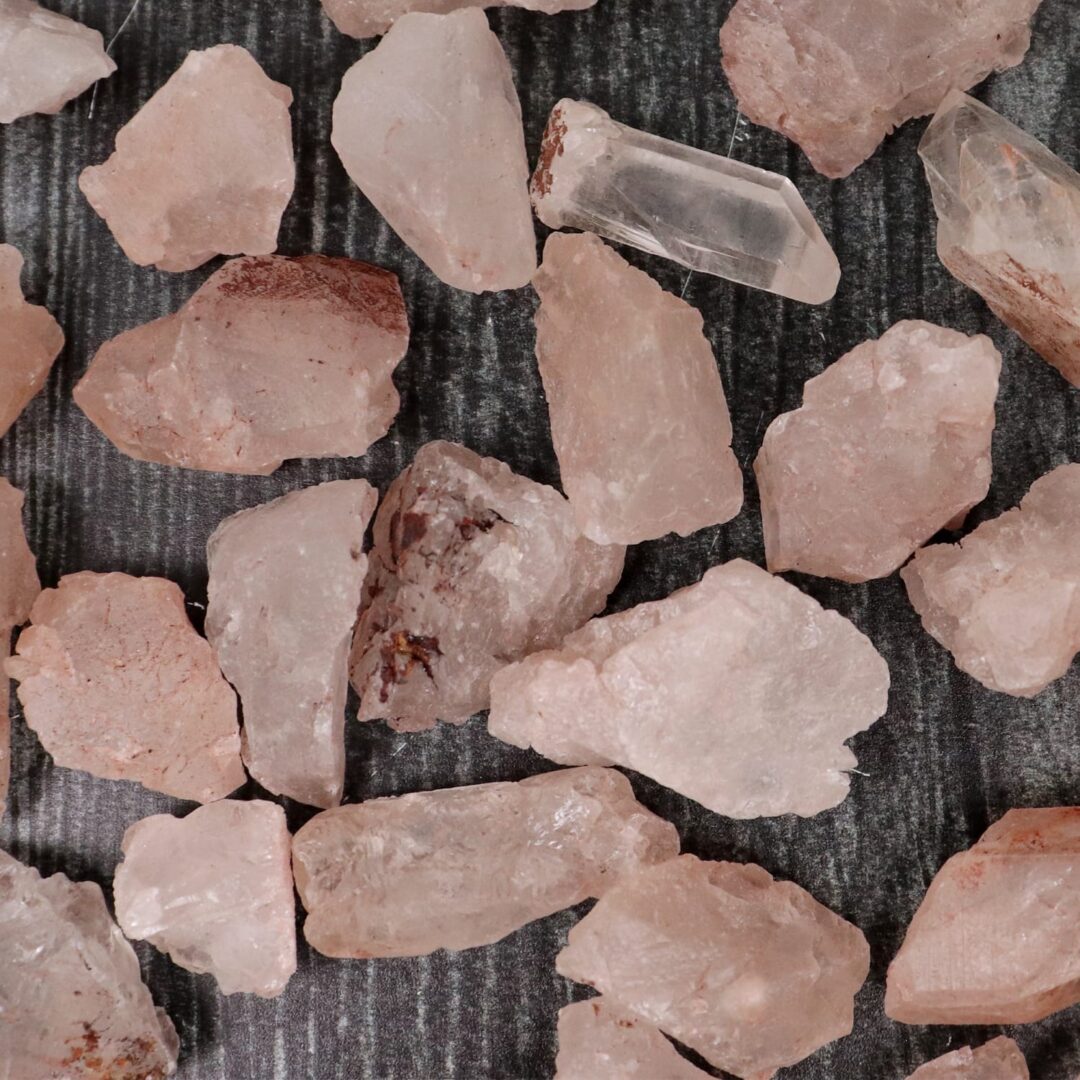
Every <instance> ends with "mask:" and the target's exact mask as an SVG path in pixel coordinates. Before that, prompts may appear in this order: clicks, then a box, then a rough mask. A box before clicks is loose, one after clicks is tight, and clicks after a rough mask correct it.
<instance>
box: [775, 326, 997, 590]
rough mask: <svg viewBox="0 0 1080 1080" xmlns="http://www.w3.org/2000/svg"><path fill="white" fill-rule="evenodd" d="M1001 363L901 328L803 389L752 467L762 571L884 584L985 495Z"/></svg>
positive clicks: (964, 344) (965, 345)
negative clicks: (762, 546) (757, 495)
mask: <svg viewBox="0 0 1080 1080" xmlns="http://www.w3.org/2000/svg"><path fill="white" fill-rule="evenodd" d="M1000 371H1001V356H1000V354H999V353H998V351H997V349H995V348H994V344H993V342H992V341H991V340H990V339H989V338H988V337H982V336H979V337H968V336H967V335H965V334H959V333H957V332H956V331H955V330H945V329H942V328H941V327H939V326H934V325H933V324H931V323H926V322H901V323H897V324H896V325H895V326H893V327H892V328H891V329H890V330H889V331H888V332H887V333H886V334H885V335H884V336H883V337H881V338H880V339H879V340H877V341H867V342H864V343H863V344H862V345H859V346H857V347H856V348H855V349H853V350H852V351H851V352H849V353H848V354H847V355H846V356H844V357H841V359H839V360H837V362H836V363H835V364H833V365H832V366H831V367H829V368H827V369H826V370H825V371H824V372H823V373H822V374H821V375H818V376H816V377H814V378H813V379H811V380H810V381H809V382H807V384H806V386H805V387H804V388H803V404H802V408H800V409H796V410H795V411H794V412H789V413H784V414H783V415H782V416H779V417H777V419H775V420H774V421H773V422H772V423H771V424H770V425H769V428H768V430H767V431H766V432H765V439H764V442H763V443H762V447H761V451H760V453H759V454H758V457H757V460H756V461H755V462H754V472H755V473H756V474H757V481H758V489H759V491H760V492H761V508H762V509H761V517H762V524H763V527H764V532H765V555H766V558H767V560H768V566H769V569H770V570H772V571H774V572H779V571H781V570H800V571H802V572H803V573H806V574H818V575H820V576H822V577H832V578H839V579H840V580H841V581H868V580H870V579H871V578H879V577H886V576H887V575H889V574H891V573H892V572H893V571H894V570H895V569H897V567H899V566H901V565H903V563H904V562H906V561H907V558H908V556H909V555H911V553H912V552H913V551H914V550H915V549H916V548H917V547H919V546H920V545H921V544H924V543H925V542H926V541H927V540H929V539H930V537H931V536H933V535H934V533H936V532H938V530H940V529H942V528H944V527H945V526H946V525H948V524H949V523H950V522H955V521H956V520H958V519H959V520H962V519H963V517H964V515H965V514H966V513H967V511H968V510H970V509H971V508H972V507H973V506H974V505H975V504H976V503H977V502H980V501H981V500H982V499H983V498H984V497H985V496H986V492H987V491H988V490H989V488H990V436H991V434H992V432H993V430H994V400H995V398H996V397H997V390H998V375H999V373H1000Z"/></svg>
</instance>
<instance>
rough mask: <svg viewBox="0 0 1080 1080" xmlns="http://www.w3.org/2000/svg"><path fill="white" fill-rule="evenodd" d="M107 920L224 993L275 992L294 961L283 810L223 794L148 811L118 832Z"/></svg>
mask: <svg viewBox="0 0 1080 1080" xmlns="http://www.w3.org/2000/svg"><path fill="white" fill-rule="evenodd" d="M123 852H124V861H123V862H122V863H120V865H119V866H118V867H117V868H116V876H115V878H114V881H113V896H114V898H115V901H116V919H117V922H119V923H120V926H121V928H122V929H123V931H124V933H125V934H127V936H128V937H129V938H134V939H137V940H140V941H149V942H150V944H151V945H153V946H154V947H155V948H157V949H160V950H161V951H162V952H165V953H168V954H169V956H170V957H171V958H172V960H173V962H174V963H176V964H179V965H180V967H182V968H185V969H186V970H187V971H194V972H195V973H196V974H197V975H204V974H206V973H209V974H211V975H213V976H214V978H215V979H216V980H217V983H218V986H219V987H220V989H221V992H222V993H223V994H258V995H259V997H265V998H271V997H277V996H278V994H280V993H281V992H282V991H283V990H284V989H285V984H286V983H287V982H288V981H289V978H290V976H291V975H292V973H293V972H294V971H295V970H296V913H295V909H294V901H293V878H292V864H291V861H290V837H289V830H288V827H287V826H286V824H285V811H284V810H282V809H281V807H280V806H277V805H275V804H274V803H270V802H264V801H263V800H261V799H252V800H250V801H249V802H237V801H235V800H233V799H223V800H221V801H220V802H214V803H210V804H208V805H207V806H200V807H199V808H198V809H197V810H194V811H192V812H191V813H190V814H188V815H187V817H184V818H176V817H173V816H172V815H171V814H155V815H154V816H153V817H148V818H143V819H142V821H137V822H136V823H135V824H134V825H132V826H131V827H130V828H129V829H128V830H127V832H125V833H124V841H123Z"/></svg>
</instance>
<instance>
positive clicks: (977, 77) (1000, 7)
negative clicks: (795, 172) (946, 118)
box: [720, 0, 1041, 177]
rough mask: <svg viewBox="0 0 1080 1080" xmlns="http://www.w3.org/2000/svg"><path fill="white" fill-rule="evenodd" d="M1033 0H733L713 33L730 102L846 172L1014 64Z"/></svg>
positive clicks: (817, 161) (824, 165)
mask: <svg viewBox="0 0 1080 1080" xmlns="http://www.w3.org/2000/svg"><path fill="white" fill-rule="evenodd" d="M1040 2H1041V0H961V2H957V0H946V2H942V0H737V3H736V4H735V6H734V7H733V8H732V9H731V14H730V15H729V16H728V18H727V21H726V22H725V23H724V26H723V28H722V29H721V31H720V48H721V49H722V50H723V53H724V71H725V72H726V73H727V77H728V81H729V82H730V83H731V88H732V90H734V92H735V96H736V98H738V102H739V109H740V110H741V111H742V113H743V114H744V115H745V116H747V117H748V118H749V119H750V120H752V121H753V122H754V123H755V124H764V125H765V127H769V128H772V129H773V130H774V131H779V132H781V133H782V134H784V135H786V136H787V137H788V138H789V139H792V140H794V141H795V142H797V143H798V144H799V145H800V146H801V147H802V149H803V151H804V152H805V153H806V156H807V157H808V158H809V159H810V161H811V164H813V166H814V168H815V169H817V170H818V172H821V173H824V174H825V175H826V176H831V177H841V176H847V174H848V173H850V172H851V171H852V170H853V169H855V168H856V167H857V166H859V165H861V164H862V162H864V161H865V160H866V159H867V158H868V157H870V155H871V154H873V152H874V151H875V150H876V149H877V147H878V145H879V144H880V143H881V140H882V139H884V138H885V136H886V135H888V134H889V133H890V132H891V131H892V130H893V129H894V128H896V127H899V126H900V125H901V124H903V123H905V122H906V121H908V120H910V119H912V118H913V117H916V116H925V115H927V114H928V113H932V112H933V111H934V110H935V109H936V108H937V107H938V104H939V102H940V101H941V99H942V98H943V97H945V95H946V94H947V93H948V92H949V91H950V90H953V89H960V90H967V89H968V88H969V87H972V86H974V85H975V84H976V83H979V82H982V80H983V79H985V78H986V76H987V75H989V74H990V73H991V72H992V71H1003V70H1005V69H1006V68H1010V67H1014V66H1015V65H1016V64H1019V63H1020V61H1021V60H1022V59H1023V58H1024V54H1025V53H1026V52H1027V50H1028V45H1029V44H1030V43H1031V31H1030V27H1029V22H1030V19H1031V16H1032V15H1033V14H1034V13H1035V10H1036V9H1037V8H1038V6H1039V3H1040Z"/></svg>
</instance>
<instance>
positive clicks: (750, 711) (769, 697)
mask: <svg viewBox="0 0 1080 1080" xmlns="http://www.w3.org/2000/svg"><path fill="white" fill-rule="evenodd" d="M888 687H889V672H888V668H887V667H886V665H885V661H884V660H883V659H882V658H881V656H880V655H879V654H878V653H877V651H876V650H875V649H874V646H873V645H872V644H871V643H870V641H869V640H868V639H867V638H866V637H864V636H863V635H862V634H861V633H860V632H859V631H858V630H857V629H856V628H855V627H854V626H852V624H851V623H849V622H848V621H847V619H845V618H843V616H841V615H838V614H837V613H836V612H835V611H825V610H824V609H823V608H822V607H821V605H820V604H818V603H817V601H815V600H813V599H811V598H810V597H809V596H806V595H805V594H804V593H801V592H800V591H799V590H798V589H796V588H795V587H794V586H793V585H789V584H788V583H787V582H786V581H784V580H782V579H781V578H774V577H772V576H771V575H770V574H767V573H766V572H765V571H764V570H761V569H759V568H758V567H756V566H753V565H751V564H750V563H747V562H743V561H742V560H741V559H736V560H734V561H732V562H729V563H726V564H724V565H723V566H717V567H713V569H711V570H709V571H708V572H707V573H706V574H705V576H704V577H703V578H702V579H701V581H699V582H698V583H697V584H696V585H691V586H690V587H689V588H686V589H681V590H679V591H678V592H676V593H673V594H672V595H671V596H669V597H668V598H667V599H666V600H660V601H656V602H653V603H646V604H639V605H638V606H637V607H635V608H631V609H630V610H629V611H624V612H621V613H620V614H618V615H610V616H608V617H607V618H603V619H593V620H592V622H590V623H588V624H587V625H586V626H584V627H583V628H582V629H581V630H579V631H577V633H574V634H571V635H570V636H569V637H567V638H566V640H565V641H564V642H563V643H562V646H561V647H560V648H558V649H555V650H553V651H550V652H539V653H534V654H533V655H532V656H530V657H528V658H527V659H526V660H524V661H522V662H521V663H518V664H514V665H512V666H510V667H508V668H505V669H504V670H503V671H500V672H498V673H497V674H496V675H495V677H494V678H493V679H492V683H491V714H490V717H489V720H488V729H489V730H490V732H491V734H492V735H494V736H496V737H497V738H499V739H502V740H504V741H505V742H509V743H513V744H514V745H515V746H532V747H533V748H534V749H535V750H537V751H539V752H540V753H541V754H544V755H545V756H546V757H549V758H551V759H552V760H554V761H558V762H562V763H564V764H598V765H599V764H609V763H612V762H614V763H616V764H619V765H624V766H626V767H627V768H631V769H635V770H637V771H638V772H641V773H644V774H645V775H646V776H651V777H652V778H653V779H654V780H658V781H659V782H660V783H662V784H666V785H667V786H668V787H670V788H674V790H676V791H678V792H680V793H682V794H683V795H686V796H688V797H689V798H692V799H696V800H697V801H698V802H700V803H702V804H703V805H704V806H707V807H708V808H709V809H710V810H715V811H716V812H717V813H720V814H727V815H728V816H729V817H736V818H752V817H762V816H768V815H774V814H802V815H804V816H810V815H812V814H816V813H818V812H819V811H821V810H825V809H828V808H829V807H831V806H836V805H837V804H838V803H840V802H842V801H843V799H844V797H845V796H846V795H847V792H848V786H849V780H848V776H847V770H848V769H850V768H852V767H853V766H854V765H855V756H854V755H853V754H852V753H851V751H850V750H849V749H848V748H847V747H846V746H844V745H843V740H844V739H847V738H849V737H851V736H852V735H854V734H855V733H856V732H859V731H862V730H864V729H865V728H867V727H869V726H870V725H871V724H872V723H873V722H874V721H875V720H876V719H877V718H878V717H879V716H881V715H882V714H883V713H884V712H885V706H886V699H887V697H888Z"/></svg>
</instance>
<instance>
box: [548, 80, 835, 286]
mask: <svg viewBox="0 0 1080 1080" xmlns="http://www.w3.org/2000/svg"><path fill="white" fill-rule="evenodd" d="M531 190H532V201H533V206H534V207H535V208H536V214H537V217H539V218H540V220H541V221H542V222H543V223H544V224H545V225H549V226H551V228H553V229H565V228H571V229H584V230H586V231H587V232H592V233H597V234H599V235H600V236H604V237H606V238H607V239H608V240H614V241H615V242H616V243H620V244H629V245H630V246H631V247H636V248H639V249H640V250H641V251H647V252H648V253H649V254H650V255H659V256H661V257H662V258H665V259H671V260H672V261H673V262H677V263H679V264H680V265H682V266H686V267H689V269H691V270H697V271H699V272H700V273H703V274H715V275H716V276H717V277H722V278H726V279H727V280H729V281H737V282H739V283H740V284H742V285H751V286H753V287H754V288H755V289H765V290H767V291H768V292H772V293H779V294H780V295H781V296H787V297H790V298H791V299H792V300H801V301H803V302H804V303H807V304H823V303H825V302H826V301H827V300H831V299H832V297H833V295H834V294H835V293H836V287H837V285H838V284H839V282H840V263H839V262H838V261H837V258H836V255H835V254H834V253H833V250H832V248H831V247H830V246H829V242H828V240H826V239H825V236H824V235H823V234H822V232H821V229H820V228H819V227H818V223H817V222H816V221H815V220H814V216H813V215H812V214H811V213H810V211H809V209H807V206H806V203H805V202H803V198H802V196H801V195H800V194H799V192H798V190H797V189H796V188H795V185H794V184H792V182H791V181H790V180H788V179H787V177H785V176H780V175H779V174H777V173H772V172H767V171H766V170H765V169H757V168H755V167H754V166H752V165H744V164H743V163H742V162H741V161H735V160H733V159H732V158H729V157H721V156H720V155H719V154H710V153H707V152H706V151H704V150H696V149H694V148H693V147H691V146H684V145H683V144H682V143H676V142H671V141H670V140H668V139H661V138H659V137H658V136H656V135H650V134H648V133H647V132H644V131H638V130H636V129H635V128H631V127H626V126H625V125H624V124H620V123H618V122H617V121H615V120H612V118H611V117H610V116H608V114H607V113H606V112H604V111H603V109H599V108H597V107H596V106H595V105H591V104H589V103H588V102H587V101H572V100H570V99H569V98H564V99H563V100H562V101H560V102H559V103H558V104H557V105H556V106H555V108H554V109H553V110H552V112H551V117H550V119H549V120H548V125H547V130H546V131H545V132H544V141H543V144H542V145H541V148H540V157H539V161H538V162H537V166H536V171H535V172H534V173H533V178H532V188H531Z"/></svg>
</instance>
